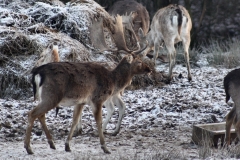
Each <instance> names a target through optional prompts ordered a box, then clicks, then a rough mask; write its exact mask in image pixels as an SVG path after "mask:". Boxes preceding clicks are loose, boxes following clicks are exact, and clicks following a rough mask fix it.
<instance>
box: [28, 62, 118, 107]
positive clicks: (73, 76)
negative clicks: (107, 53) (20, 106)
mask: <svg viewBox="0 0 240 160" xmlns="http://www.w3.org/2000/svg"><path fill="white" fill-rule="evenodd" d="M32 73H33V78H32V83H33V87H34V88H35V89H34V95H36V92H37V85H38V84H36V76H37V75H39V77H40V83H39V87H42V91H41V92H42V93H43V94H41V93H40V94H39V96H41V97H40V98H41V99H46V97H44V96H49V95H52V97H53V98H55V99H56V100H57V101H61V100H62V99H71V100H75V101H79V102H81V103H88V102H89V101H92V100H93V99H95V100H106V98H107V97H108V96H109V95H110V94H112V91H113V85H114V82H113V81H112V79H111V77H110V76H109V73H110V72H109V71H108V70H107V69H105V68H104V67H103V66H101V65H99V64H96V63H70V62H58V63H48V64H46V65H43V66H40V67H38V68H35V69H33V71H32Z"/></svg>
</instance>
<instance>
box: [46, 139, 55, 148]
mask: <svg viewBox="0 0 240 160" xmlns="http://www.w3.org/2000/svg"><path fill="white" fill-rule="evenodd" d="M48 144H49V145H50V148H52V149H56V147H55V145H54V143H53V141H52V140H50V141H48Z"/></svg>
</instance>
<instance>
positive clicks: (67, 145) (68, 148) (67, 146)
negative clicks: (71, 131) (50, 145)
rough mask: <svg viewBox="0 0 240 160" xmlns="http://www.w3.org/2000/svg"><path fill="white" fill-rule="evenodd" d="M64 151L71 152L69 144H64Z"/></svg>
mask: <svg viewBox="0 0 240 160" xmlns="http://www.w3.org/2000/svg"><path fill="white" fill-rule="evenodd" d="M65 151H66V152H71V149H70V146H69V144H65Z"/></svg>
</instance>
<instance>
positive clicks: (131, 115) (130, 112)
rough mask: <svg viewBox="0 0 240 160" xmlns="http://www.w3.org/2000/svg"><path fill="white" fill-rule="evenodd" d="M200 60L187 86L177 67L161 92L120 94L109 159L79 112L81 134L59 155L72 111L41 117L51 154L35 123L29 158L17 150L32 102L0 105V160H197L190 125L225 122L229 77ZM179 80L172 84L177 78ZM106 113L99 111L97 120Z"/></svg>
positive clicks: (215, 153) (87, 117) (219, 154)
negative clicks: (123, 109)
mask: <svg viewBox="0 0 240 160" xmlns="http://www.w3.org/2000/svg"><path fill="white" fill-rule="evenodd" d="M203 62H204V61H203V58H201V62H199V65H200V68H192V69H191V72H192V76H193V81H192V82H188V80H187V69H186V67H183V66H182V65H176V66H175V68H174V75H175V78H174V80H173V82H172V83H171V84H169V85H166V86H164V87H161V88H160V87H159V88H156V87H148V88H144V89H140V90H134V91H132V90H126V91H125V93H124V95H123V100H124V102H125V104H126V106H127V109H126V112H125V116H124V118H123V121H122V125H121V131H120V133H119V134H118V135H117V136H111V135H110V134H109V133H111V132H112V131H113V130H114V128H115V124H116V123H117V118H118V112H117V108H116V111H115V113H114V115H113V117H112V119H111V121H110V123H109V124H108V126H107V133H106V134H105V140H106V144H107V146H108V148H109V149H110V151H111V155H106V154H104V153H103V151H102V150H101V148H100V144H99V139H98V137H96V136H94V134H93V133H94V130H95V128H96V125H95V121H94V118H93V116H92V113H91V110H90V108H89V107H87V106H86V107H85V109H84V111H83V134H82V135H80V136H78V137H74V138H73V139H72V141H71V149H72V152H71V153H68V152H65V151H64V141H65V139H66V138H67V134H68V131H69V129H70V125H71V121H72V110H73V107H69V108H64V109H61V110H60V112H59V115H58V116H57V117H55V110H51V111H49V112H48V113H47V115H46V117H47V119H46V121H47V126H48V127H49V129H50V130H51V132H52V135H53V137H54V139H55V145H56V148H57V149H56V150H52V149H50V148H49V146H48V143H47V140H46V137H45V134H44V132H42V130H41V126H40V123H39V122H35V126H34V128H33V132H32V139H31V145H32V149H33V152H34V153H35V154H34V155H28V154H27V152H26V151H25V149H24V147H23V139H24V136H25V135H24V132H25V129H26V126H27V121H26V120H27V115H26V113H27V112H28V111H29V110H31V109H32V108H33V107H34V105H36V102H33V98H31V99H29V100H21V101H20V100H12V99H1V100H0V113H1V115H0V122H1V130H0V157H1V159H134V158H135V159H151V158H152V159H161V158H170V159H183V158H186V159H199V158H201V156H202V155H201V149H200V147H199V146H197V145H195V144H193V143H191V136H192V127H193V125H194V124H203V123H214V122H223V121H225V119H224V117H225V116H226V114H227V113H228V112H229V110H230V109H231V102H230V105H228V104H226V103H225V92H224V89H223V78H224V76H225V75H226V74H227V73H228V72H229V71H230V70H229V69H224V68H214V67H210V66H209V65H208V64H207V63H206V61H205V62H204V63H203ZM158 69H159V70H164V71H166V72H167V71H168V65H167V64H161V65H158ZM180 73H181V74H182V75H183V78H178V75H179V74H180ZM105 116H106V108H103V117H105ZM209 156H212V157H215V158H230V157H229V155H228V154H226V155H225V152H223V151H219V150H218V149H213V148H212V151H211V153H210V155H209Z"/></svg>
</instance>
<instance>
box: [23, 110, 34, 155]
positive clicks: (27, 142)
mask: <svg viewBox="0 0 240 160" xmlns="http://www.w3.org/2000/svg"><path fill="white" fill-rule="evenodd" d="M32 112H33V111H30V112H29V113H28V126H27V129H26V137H25V140H24V148H26V150H27V153H28V154H33V151H32V149H31V146H30V137H31V131H32V127H33V123H34V121H35V119H36V117H32V116H31V115H32Z"/></svg>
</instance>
